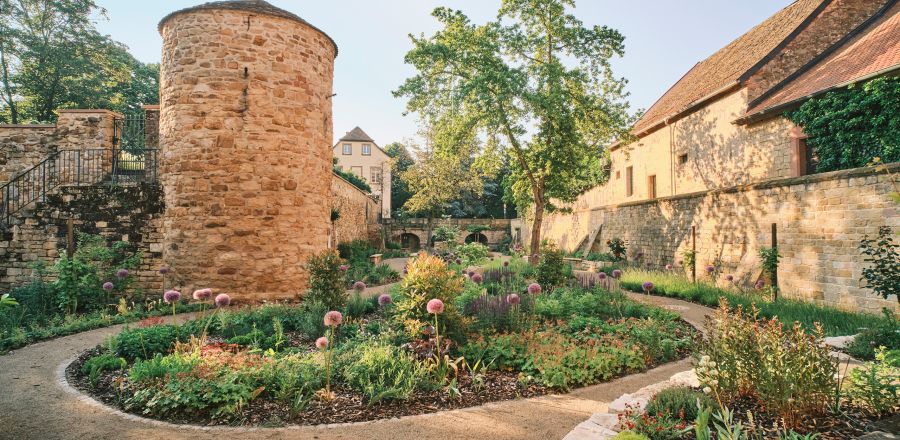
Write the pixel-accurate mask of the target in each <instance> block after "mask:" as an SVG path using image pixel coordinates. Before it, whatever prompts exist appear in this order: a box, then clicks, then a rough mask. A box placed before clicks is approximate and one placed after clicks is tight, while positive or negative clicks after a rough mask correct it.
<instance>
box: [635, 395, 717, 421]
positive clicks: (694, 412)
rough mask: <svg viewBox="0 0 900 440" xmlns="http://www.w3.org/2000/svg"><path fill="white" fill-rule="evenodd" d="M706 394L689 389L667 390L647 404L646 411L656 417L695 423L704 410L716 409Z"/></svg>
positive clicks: (713, 402)
mask: <svg viewBox="0 0 900 440" xmlns="http://www.w3.org/2000/svg"><path fill="white" fill-rule="evenodd" d="M716 406H717V405H716V402H715V401H713V399H711V398H710V397H709V396H707V395H706V394H704V393H702V392H700V391H697V390H694V389H692V388H688V387H674V388H666V389H664V390H662V391H660V392H659V393H657V394H656V395H655V396H653V398H652V399H650V401H649V402H647V406H646V407H645V408H644V411H645V412H646V413H647V414H650V415H652V416H656V417H669V418H670V419H677V420H683V421H693V420H695V419H696V418H697V416H698V415H699V412H700V410H701V409H703V408H716Z"/></svg>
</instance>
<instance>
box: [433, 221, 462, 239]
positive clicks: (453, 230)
mask: <svg viewBox="0 0 900 440" xmlns="http://www.w3.org/2000/svg"><path fill="white" fill-rule="evenodd" d="M431 236H432V238H433V239H434V241H447V242H451V243H452V242H456V238H457V237H458V236H459V228H457V227H456V226H445V225H441V226H438V227H436V228H434V233H433V234H432V235H431Z"/></svg>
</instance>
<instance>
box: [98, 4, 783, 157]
mask: <svg viewBox="0 0 900 440" xmlns="http://www.w3.org/2000/svg"><path fill="white" fill-rule="evenodd" d="M203 1H205V0H155V1H135V0H98V3H99V4H100V5H101V6H102V7H104V8H106V9H107V11H108V15H109V21H105V22H100V23H98V27H99V29H100V31H101V32H103V33H107V34H110V35H111V36H112V37H113V38H114V39H116V40H118V41H121V42H122V43H125V44H126V45H128V47H129V48H131V51H132V53H134V54H135V56H136V57H137V58H138V59H140V60H142V61H145V62H159V59H160V50H161V49H160V48H161V45H162V41H161V39H160V37H159V33H158V32H157V30H156V25H157V23H158V22H159V19H160V18H162V17H163V16H165V15H166V14H167V13H169V12H171V11H173V10H176V9H181V8H185V7H189V6H193V5H196V4H199V3H202V2H203ZM269 1H270V3H272V4H274V5H276V6H278V7H281V8H284V9H287V10H289V11H291V12H293V13H295V14H297V15H299V16H301V17H303V18H304V19H305V20H307V21H308V22H310V23H312V24H314V25H315V26H317V27H319V28H320V29H322V30H324V31H325V32H326V33H328V35H330V36H331V37H332V38H334V40H335V41H336V42H337V44H338V46H339V48H340V55H339V56H338V58H337V60H336V62H335V78H334V91H335V93H337V96H336V97H335V98H334V121H335V126H334V135H335V138H339V137H341V136H342V135H343V134H344V132H346V131H348V130H350V129H352V128H353V127H354V126H356V125H359V126H360V127H362V128H363V129H364V130H365V131H366V132H368V133H369V135H371V136H372V137H373V138H374V139H375V141H376V142H377V143H378V144H379V145H386V144H388V143H390V142H393V141H400V140H403V139H404V138H409V137H413V136H415V134H416V128H417V121H416V120H415V119H414V117H413V116H406V117H404V116H403V114H402V113H403V109H404V102H403V101H402V100H399V99H395V98H394V97H393V96H391V90H394V89H395V88H396V87H397V86H398V85H400V83H402V82H403V80H404V79H405V78H406V77H408V76H410V75H411V74H412V73H413V72H412V70H411V69H410V68H409V67H408V66H406V65H405V64H404V63H403V55H404V54H405V53H406V52H407V51H408V50H409V48H410V42H409V39H408V38H407V35H408V34H410V33H413V34H419V33H422V32H424V33H426V34H430V33H432V32H434V31H435V30H436V29H437V26H436V24H435V21H434V19H433V18H432V17H431V15H430V13H431V11H432V9H434V8H435V7H436V6H449V7H453V8H456V9H460V10H462V11H464V12H465V13H466V14H467V15H469V17H470V18H471V19H472V20H473V21H475V22H484V21H486V20H489V19H492V18H493V17H494V15H495V13H496V11H497V7H498V5H499V4H500V0H269ZM790 3H791V0H752V1H746V0H678V1H674V0H580V1H578V2H577V8H576V9H575V15H576V16H578V17H579V18H580V19H581V20H582V21H583V22H585V24H587V25H594V24H599V25H607V26H610V27H612V28H615V29H618V30H619V31H620V32H622V34H623V35H625V57H624V58H622V59H618V60H616V61H615V63H614V66H615V69H616V75H617V76H622V77H625V78H627V79H628V80H629V87H628V90H629V91H630V92H631V97H630V102H631V105H632V107H633V108H644V109H646V108H648V107H650V105H652V104H653V102H654V101H656V99H657V98H659V96H660V95H662V93H664V92H665V91H666V89H668V88H669V87H670V86H671V85H672V84H673V83H674V82H675V81H677V80H678V78H680V77H681V76H682V75H683V74H684V73H685V72H686V71H687V70H688V69H690V68H691V66H693V65H694V64H696V63H697V62H699V61H701V60H702V59H704V58H706V57H707V56H709V55H710V54H712V53H713V52H715V51H716V50H718V49H719V48H721V47H722V46H725V45H726V44H728V43H729V42H730V41H731V40H733V39H735V38H736V37H738V36H740V35H741V34H742V33H744V32H746V31H747V30H749V29H750V28H751V27H753V26H755V25H756V24H758V23H759V22H761V21H763V20H765V19H766V18H767V17H769V16H770V15H772V14H774V13H775V12H776V11H778V10H779V9H781V8H783V7H784V6H787V5H788V4H790Z"/></svg>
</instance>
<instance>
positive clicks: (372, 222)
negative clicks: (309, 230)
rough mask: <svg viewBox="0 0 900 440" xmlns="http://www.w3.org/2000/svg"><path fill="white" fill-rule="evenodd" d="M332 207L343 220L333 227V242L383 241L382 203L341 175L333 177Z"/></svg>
mask: <svg viewBox="0 0 900 440" xmlns="http://www.w3.org/2000/svg"><path fill="white" fill-rule="evenodd" d="M331 207H332V209H334V210H336V211H337V212H338V214H339V215H340V217H339V218H338V219H337V221H335V222H333V224H332V233H331V243H330V246H329V247H334V246H336V245H337V244H338V243H343V242H346V241H353V240H365V241H368V242H372V243H377V242H378V241H379V240H380V238H381V234H380V233H381V226H380V225H379V224H378V209H379V207H378V203H377V202H376V201H375V200H374V199H373V198H372V197H369V195H368V194H366V193H365V192H364V191H362V190H360V189H359V188H357V187H356V186H354V185H353V184H352V183H350V182H348V181H346V180H344V179H342V178H341V177H340V176H338V175H337V174H335V175H333V176H332V178H331Z"/></svg>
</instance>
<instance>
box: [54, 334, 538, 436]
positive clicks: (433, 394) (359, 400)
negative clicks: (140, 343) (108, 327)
mask: <svg viewBox="0 0 900 440" xmlns="http://www.w3.org/2000/svg"><path fill="white" fill-rule="evenodd" d="M100 350H101V347H100V346H98V347H96V348H94V349H91V350H88V351H86V352H84V353H83V354H82V355H81V356H79V357H78V359H76V360H75V362H73V363H72V364H71V365H69V367H68V368H67V369H66V378H67V379H68V381H69V383H70V384H72V386H74V387H76V388H78V389H80V390H81V391H83V392H85V393H87V394H89V395H91V396H93V397H94V398H96V399H97V400H100V401H102V402H104V403H106V404H107V405H110V406H113V407H117V408H120V409H122V410H123V411H124V410H125V409H124V408H122V405H121V403H122V402H121V399H120V398H119V395H118V393H117V391H116V390H117V385H116V384H117V383H118V381H119V380H120V379H121V375H122V373H121V372H108V373H104V374H102V375H101V377H100V380H99V383H98V385H97V387H96V388H95V387H92V386H91V383H90V380H89V379H88V377H87V375H84V374H81V366H82V365H83V364H84V362H85V361H87V360H88V359H89V358H90V357H92V356H95V355H97V354H99V353H100ZM457 389H458V390H459V395H455V396H451V395H450V394H449V393H448V392H447V391H446V390H444V389H439V390H434V391H419V392H417V393H416V394H414V395H413V396H412V397H410V398H409V399H408V400H403V401H386V402H383V403H379V404H375V405H371V406H369V405H367V404H366V403H365V402H364V401H363V396H362V395H361V394H359V393H357V392H355V391H353V390H350V389H347V388H345V387H343V386H341V385H340V384H335V385H334V386H333V387H332V392H334V394H335V398H334V399H333V400H330V401H322V400H313V401H312V402H311V403H310V404H309V406H308V407H307V408H306V409H305V410H303V411H302V412H300V413H299V414H292V412H291V410H290V407H289V406H288V405H285V404H283V403H281V402H276V401H273V400H270V399H267V398H265V397H264V396H261V397H260V398H258V399H256V400H254V401H253V402H252V403H251V404H250V405H248V406H247V408H245V409H244V410H243V411H242V412H241V413H240V414H239V415H238V416H236V417H234V418H233V419H232V420H229V421H223V420H210V419H208V418H191V417H184V418H175V419H168V420H167V421H168V422H171V423H177V424H197V425H222V424H230V425H256V426H282V425H289V424H294V425H319V424H328V423H347V422H363V421H369V420H378V419H388V418H394V417H402V416H410V415H417V414H426V413H432V412H437V411H443V410H449V409H457V408H466V407H470V406H478V405H482V404H485V403H488V402H496V401H502V400H512V399H518V398H527V397H534V396H540V395H545V394H549V393H550V392H551V391H550V390H549V389H548V388H546V387H543V386H541V385H537V384H530V385H527V386H524V387H523V386H521V385H520V384H519V383H518V373H516V372H502V371H488V372H485V373H484V380H483V381H482V383H481V384H480V385H479V386H476V385H475V384H473V383H472V380H471V377H470V376H468V375H461V376H460V378H459V379H458V384H457ZM135 414H138V415H141V414H139V413H137V412H135Z"/></svg>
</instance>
